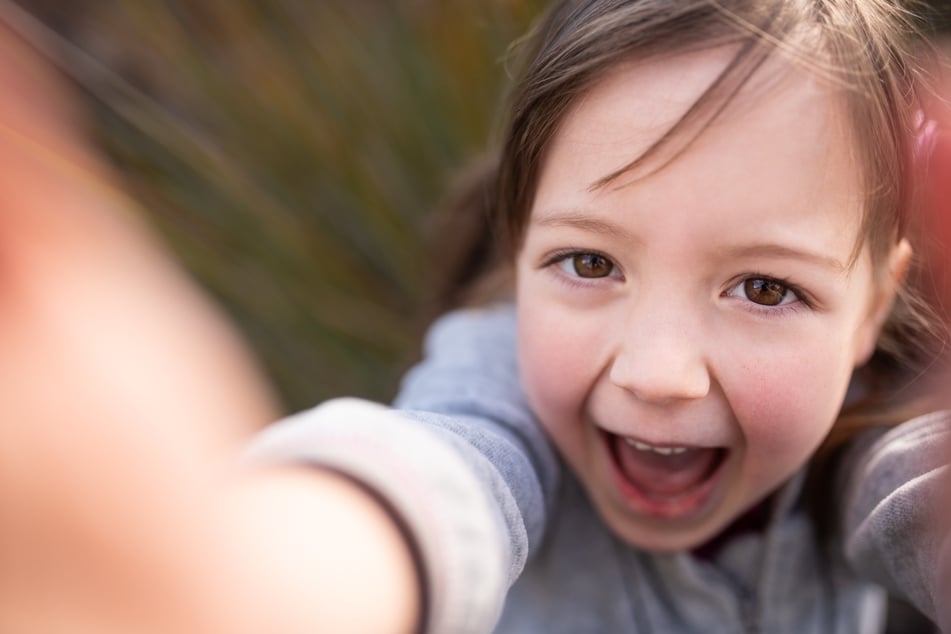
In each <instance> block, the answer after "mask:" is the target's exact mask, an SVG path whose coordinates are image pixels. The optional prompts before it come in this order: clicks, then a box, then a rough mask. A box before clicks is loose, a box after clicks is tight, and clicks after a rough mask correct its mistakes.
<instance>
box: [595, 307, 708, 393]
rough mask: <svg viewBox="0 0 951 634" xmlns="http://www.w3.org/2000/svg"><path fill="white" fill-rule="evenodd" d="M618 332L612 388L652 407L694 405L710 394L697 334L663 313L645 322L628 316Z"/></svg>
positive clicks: (699, 337)
mask: <svg viewBox="0 0 951 634" xmlns="http://www.w3.org/2000/svg"><path fill="white" fill-rule="evenodd" d="M640 312H641V313H644V312H645V311H643V310H641V311H640ZM622 331H623V332H622V333H621V335H620V337H619V338H618V343H617V347H616V350H615V354H614V358H613V359H612V362H611V366H610V370H609V378H610V380H611V382H612V383H613V384H614V385H617V386H618V387H621V388H623V389H625V390H627V391H628V392H630V393H632V394H633V395H634V396H635V397H637V398H638V399H639V400H642V401H645V402H648V403H654V404H667V403H670V402H675V401H684V400H692V399H699V398H703V397H704V396H706V395H707V394H708V393H709V392H710V371H709V367H708V361H707V359H706V356H705V352H704V350H705V348H706V346H705V345H704V343H705V342H704V341H703V340H702V339H703V337H702V336H701V335H702V333H701V332H700V328H698V327H696V326H694V325H691V324H690V323H687V321H685V320H683V319H677V318H676V316H674V315H671V313H670V312H669V311H663V312H660V313H655V314H654V315H653V316H652V317H648V318H639V316H638V315H633V316H632V318H630V319H628V320H627V323H625V325H624V328H623V329H622Z"/></svg>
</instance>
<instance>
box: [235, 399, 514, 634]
mask: <svg viewBox="0 0 951 634" xmlns="http://www.w3.org/2000/svg"><path fill="white" fill-rule="evenodd" d="M248 457H249V458H250V459H251V460H252V461H254V462H303V463H307V464H314V465H318V466H323V467H326V468H328V469H333V470H335V471H339V472H341V473H343V474H346V475H347V476H349V477H351V478H353V479H354V480H356V481H358V482H360V483H362V484H363V485H365V486H367V487H368V488H369V489H370V490H372V491H374V492H376V493H377V494H379V495H380V496H381V497H382V498H383V499H384V500H386V501H387V502H388V503H389V505H390V506H391V507H392V510H393V511H394V512H395V513H396V514H398V516H399V518H398V519H399V520H401V521H402V522H403V524H405V526H406V527H407V528H408V531H409V533H410V535H409V537H410V539H411V540H413V541H414V542H415V543H414V545H415V547H416V548H417V551H418V553H417V554H418V556H419V557H420V559H421V560H422V561H421V562H420V564H421V567H422V569H423V571H424V579H423V584H424V588H425V590H424V596H425V597H426V614H425V616H424V623H425V629H426V631H427V632H454V633H456V632H457V633H459V634H469V633H472V634H476V633H482V632H489V631H491V630H492V628H493V627H494V625H495V623H496V621H497V620H498V616H499V612H500V610H501V605H502V599H503V597H504V595H505V592H506V590H507V585H508V584H507V581H506V569H507V565H508V564H507V562H506V558H505V554H504V553H505V552H506V551H505V549H504V544H503V543H502V539H504V535H503V534H502V524H503V523H502V521H501V519H500V518H499V517H497V516H498V515H499V514H498V512H494V511H493V508H492V506H491V505H490V502H489V496H488V493H487V491H486V487H485V486H483V485H482V484H481V483H480V482H479V480H478V479H477V478H476V476H475V475H474V472H473V470H472V469H470V468H469V466H468V465H467V464H466V462H465V460H464V459H463V458H462V457H461V455H460V453H459V452H458V451H457V450H456V449H454V448H453V447H452V446H450V444H449V443H447V442H445V440H443V439H441V438H440V437H439V436H438V435H437V434H434V433H432V432H431V431H430V430H428V429H427V428H426V427H425V426H424V425H422V424H420V423H417V422H416V421H414V420H412V419H409V418H407V417H404V416H402V415H400V414H399V413H398V412H397V411H395V410H391V409H388V408H386V407H383V406H381V405H377V404H375V403H370V402H368V401H362V400H359V399H352V398H347V399H335V400H332V401H328V402H326V403H324V404H322V405H320V406H319V407H316V408H314V409H311V410H308V411H305V412H302V413H299V414H296V415H294V416H291V417H289V418H287V419H285V420H283V421H281V422H279V423H276V424H275V425H272V426H271V427H269V428H267V429H265V430H264V431H263V432H262V433H261V434H260V435H259V436H258V437H257V438H256V439H255V441H254V442H253V443H252V445H251V447H250V449H249V452H248Z"/></svg>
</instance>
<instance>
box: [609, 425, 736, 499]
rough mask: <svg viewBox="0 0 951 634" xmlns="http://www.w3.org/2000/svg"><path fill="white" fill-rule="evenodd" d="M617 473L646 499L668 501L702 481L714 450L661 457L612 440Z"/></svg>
mask: <svg viewBox="0 0 951 634" xmlns="http://www.w3.org/2000/svg"><path fill="white" fill-rule="evenodd" d="M615 444H616V447H617V455H618V464H619V465H620V467H621V473H623V474H624V477H625V478H627V480H628V482H630V483H631V484H633V485H634V486H635V487H637V489H638V490H639V491H641V492H642V493H643V494H644V495H646V496H647V497H652V498H672V497H677V496H679V495H683V494H684V493H687V492H688V491H690V490H691V489H692V488H694V487H696V486H697V485H698V484H700V483H701V482H703V481H704V480H705V479H706V478H707V477H708V476H709V475H710V473H711V471H712V470H713V467H714V465H715V463H716V461H717V456H718V454H719V452H718V450H717V449H688V450H687V451H685V452H683V453H680V454H672V455H669V456H663V455H661V454H658V453H655V452H653V451H640V450H639V449H635V448H634V447H632V446H630V445H629V444H627V443H626V442H625V441H624V440H623V439H622V438H620V437H618V438H616V443H615Z"/></svg>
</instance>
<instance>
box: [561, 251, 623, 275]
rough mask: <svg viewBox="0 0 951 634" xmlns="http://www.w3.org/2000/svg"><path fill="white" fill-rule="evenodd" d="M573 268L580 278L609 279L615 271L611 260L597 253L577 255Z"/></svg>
mask: <svg viewBox="0 0 951 634" xmlns="http://www.w3.org/2000/svg"><path fill="white" fill-rule="evenodd" d="M571 266H572V268H573V269H574V272H575V273H576V274H577V275H578V277H607V276H608V275H610V274H611V272H612V271H613V270H614V264H612V263H611V260H609V259H607V258H606V257H604V256H603V255H598V254H597V253H576V254H575V255H573V256H571Z"/></svg>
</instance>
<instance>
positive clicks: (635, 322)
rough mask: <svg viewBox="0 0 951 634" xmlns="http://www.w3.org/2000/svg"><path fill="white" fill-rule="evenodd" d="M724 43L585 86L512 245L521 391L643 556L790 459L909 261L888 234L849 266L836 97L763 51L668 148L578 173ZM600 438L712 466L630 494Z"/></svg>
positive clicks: (628, 146) (632, 138)
mask: <svg viewBox="0 0 951 634" xmlns="http://www.w3.org/2000/svg"><path fill="white" fill-rule="evenodd" d="M731 53H732V51H731V50H729V49H724V48H721V49H712V50H706V51H700V52H694V53H690V54H684V55H680V56H674V57H669V58H665V59H659V60H652V61H648V62H644V63H634V64H630V65H626V66H623V67H620V68H617V69H615V70H614V71H613V72H612V73H610V74H609V75H608V76H607V77H605V78H604V79H603V80H601V81H600V82H599V83H597V84H596V85H595V86H594V87H593V88H592V89H591V91H590V92H589V93H588V94H587V95H586V96H585V97H584V98H583V99H582V100H580V103H579V105H577V106H576V107H575V108H574V110H572V111H571V112H569V114H568V115H567V117H566V118H565V120H564V121H563V122H562V125H561V127H560V129H559V132H558V133H557V134H556V136H555V137H554V139H553V142H552V145H551V147H550V148H549V151H548V153H547V155H546V160H545V163H544V165H543V169H542V172H541V178H540V182H539V185H538V189H537V192H536V196H535V199H534V204H533V207H532V209H531V215H530V219H529V223H528V226H527V230H526V234H525V239H524V242H523V246H522V248H521V250H520V252H519V254H518V257H517V305H518V321H519V361H520V368H521V372H522V377H523V381H524V384H525V387H526V390H527V394H528V398H529V400H530V402H531V404H532V406H533V408H534V410H535V411H536V413H537V414H538V416H539V418H540V420H541V422H542V424H543V426H544V427H545V429H546V430H547V432H548V434H549V436H550V437H551V438H552V440H553V441H554V443H555V445H556V446H557V447H558V449H559V450H560V452H561V454H562V456H563V457H564V458H565V460H566V462H567V463H568V465H569V466H570V468H571V469H572V470H573V471H574V473H575V474H576V476H577V477H578V478H579V480H580V482H581V483H582V485H583V486H584V487H585V489H586V490H587V492H588V495H589V497H590V498H591V500H592V502H593V504H594V506H595V508H596V510H597V511H598V513H599V514H600V515H601V516H602V518H603V519H604V521H605V522H606V523H607V524H608V525H609V527H610V528H611V529H612V530H613V531H614V532H615V533H616V534H617V535H618V536H619V537H621V538H622V539H624V540H625V541H627V542H629V543H630V544H632V545H634V546H637V547H641V548H645V549H650V550H659V551H665V550H679V549H685V548H691V547H695V546H697V545H700V544H702V543H703V542H705V541H707V540H709V539H711V538H712V537H714V536H715V535H716V534H717V533H719V532H720V531H722V530H723V529H724V528H725V527H726V526H727V525H728V524H729V523H730V522H731V521H732V520H734V519H735V518H737V517H738V516H739V515H741V514H742V513H743V512H744V511H746V510H747V509H749V508H751V507H752V506H753V505H755V504H756V503H757V502H759V501H760V500H762V499H764V498H765V497H766V496H768V495H769V494H770V493H771V492H773V491H774V490H776V488H777V487H779V486H780V485H781V484H783V483H784V482H785V481H786V480H787V479H788V478H789V477H790V476H791V475H792V474H793V473H794V472H796V471H797V470H798V469H799V468H800V467H802V466H803V464H804V463H805V462H806V461H807V460H808V459H809V458H810V456H811V455H812V454H813V452H814V451H815V450H816V448H817V447H818V446H819V444H820V443H821V441H822V439H823V438H824V437H825V435H826V434H827V433H828V431H829V429H830V428H831V426H832V424H833V422H834V420H835V417H836V414H837V412H838V410H839V408H840V406H841V405H842V402H843V399H844V396H845V392H846V389H847V387H848V384H849V380H850V377H851V375H852V371H853V369H854V368H855V367H857V366H858V365H861V364H862V363H864V362H865V361H866V360H867V359H868V357H869V356H870V354H871V352H872V351H873V349H874V344H875V339H876V337H877V334H878V331H879V328H880V326H881V323H882V321H883V320H884V317H885V316H886V315H887V312H888V310H889V309H890V306H891V304H892V300H893V298H894V292H895V288H896V284H897V283H898V281H899V280H900V277H901V275H902V272H903V270H904V267H905V265H906V263H907V260H908V257H909V255H910V249H909V247H908V245H907V243H906V242H904V241H902V242H900V243H899V244H897V245H896V246H895V248H894V249H893V251H892V253H891V254H890V256H889V258H888V261H887V262H883V263H878V264H880V265H881V266H873V262H872V261H871V258H870V255H869V253H868V251H867V249H865V248H863V249H862V251H861V253H860V254H859V257H858V258H857V260H856V261H855V262H854V264H852V265H851V266H850V255H851V254H852V250H853V247H854V245H855V244H856V240H858V239H859V236H858V230H859V229H858V227H859V218H860V206H859V205H860V200H861V196H860V193H861V192H860V187H859V174H858V172H857V170H856V168H855V165H856V164H857V163H856V162H855V161H854V160H853V159H852V157H851V155H850V152H851V145H850V143H849V139H848V135H847V134H846V132H845V129H846V128H845V126H844V125H843V121H842V116H841V105H840V103H839V102H838V101H837V98H836V96H835V94H834V93H833V92H832V91H831V90H830V89H829V88H828V87H826V86H824V85H823V84H821V83H820V81H819V80H817V79H815V78H814V77H812V76H810V75H809V74H808V73H807V72H805V71H804V70H801V69H798V68H794V67H792V66H791V65H787V64H784V63H783V62H781V61H778V60H773V61H770V62H768V63H767V64H765V65H764V66H763V67H762V68H761V69H760V70H758V71H757V73H756V74H755V75H754V76H753V78H752V79H751V81H750V83H749V84H748V85H747V86H746V87H745V88H744V89H743V90H742V91H741V93H740V94H739V96H738V97H737V98H736V100H735V101H734V102H733V103H732V104H731V105H730V106H729V107H728V109H727V110H726V112H725V113H723V114H722V115H721V117H720V118H719V119H717V120H716V121H715V122H714V123H713V124H712V125H711V126H710V127H709V128H708V129H706V130H705V131H704V132H703V133H702V134H701V135H700V136H699V137H698V138H696V139H695V140H694V141H693V142H692V143H691V144H690V145H689V146H688V147H687V149H686V150H685V151H684V152H683V154H682V155H680V156H679V157H677V158H675V159H674V160H673V161H672V162H670V163H668V164H667V165H665V166H662V167H661V169H656V168H657V167H659V166H658V165H657V164H656V163H655V164H653V165H648V168H649V169H648V170H647V171H644V170H642V171H640V172H635V173H630V174H625V175H622V176H621V177H620V178H618V179H616V180H614V181H612V182H610V183H608V184H607V185H604V186H601V187H598V186H595V184H596V183H598V182H599V181H600V179H602V178H604V177H605V176H607V175H609V174H612V173H614V172H615V171H616V170H618V169H620V168H622V167H624V166H625V165H627V164H629V163H630V161H631V160H632V159H633V158H635V157H637V156H639V155H640V154H641V153H642V152H643V151H644V150H645V149H646V148H647V147H648V146H649V144H650V143H651V142H652V141H653V140H655V139H657V138H658V137H659V136H660V135H661V134H662V133H663V131H664V130H666V129H667V128H668V127H669V126H670V125H671V124H672V123H673V121H674V120H675V119H676V118H677V117H679V115H680V114H681V113H683V112H684V111H685V110H686V109H687V107H688V106H689V105H690V104H691V103H692V102H693V101H694V100H695V99H696V98H697V97H698V96H699V95H700V93H701V92H702V90H703V89H704V88H705V87H706V86H707V85H709V83H710V82H711V81H712V80H713V78H714V77H715V75H716V74H717V73H718V72H719V71H720V70H721V69H722V68H723V67H724V65H725V64H726V63H727V62H728V60H729V57H730V55H731ZM650 168H653V170H651V169H650ZM763 279H768V280H774V281H778V283H779V286H776V287H774V288H775V289H777V291H776V293H775V294H773V295H766V296H764V295H762V294H759V295H758V294H756V293H752V296H751V293H750V290H751V287H749V286H747V285H745V284H744V282H746V281H750V283H751V284H762V282H757V281H756V280H763ZM764 298H766V299H769V301H770V302H773V301H778V302H779V303H778V305H775V306H772V305H763V304H762V300H764ZM754 300H760V302H761V303H757V302H756V301H754ZM553 341H557V342H558V343H557V345H552V344H551V342H553ZM616 436H627V437H632V438H635V439H638V440H640V441H642V442H646V443H649V444H651V445H654V446H660V447H690V448H722V449H723V450H725V458H724V459H723V462H722V464H721V465H720V467H719V469H718V471H717V472H716V475H715V476H713V477H711V478H710V479H709V481H710V482H711V483H712V484H710V485H709V486H708V490H707V491H706V492H705V493H704V494H703V495H699V494H698V495H697V496H694V497H695V498H696V499H692V500H691V501H690V502H689V503H685V502H682V501H681V502H677V501H671V500H661V501H660V502H658V503H656V504H645V503H644V502H643V500H641V499H639V498H638V496H637V495H632V494H631V492H630V491H629V490H627V489H625V488H624V486H622V485H619V483H618V478H617V475H616V473H615V471H616V469H615V467H614V466H613V465H614V464H615V459H614V458H613V457H612V450H611V449H610V447H611V446H612V443H613V442H614V439H616Z"/></svg>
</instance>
